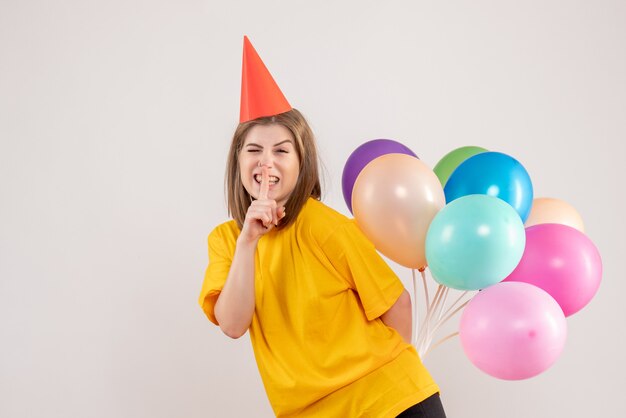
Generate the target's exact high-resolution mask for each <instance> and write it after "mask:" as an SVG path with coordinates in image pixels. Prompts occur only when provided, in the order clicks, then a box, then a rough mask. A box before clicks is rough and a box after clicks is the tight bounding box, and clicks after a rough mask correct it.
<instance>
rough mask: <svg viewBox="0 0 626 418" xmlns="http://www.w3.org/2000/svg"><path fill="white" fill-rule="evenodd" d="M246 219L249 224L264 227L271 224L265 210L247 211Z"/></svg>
mask: <svg viewBox="0 0 626 418" xmlns="http://www.w3.org/2000/svg"><path fill="white" fill-rule="evenodd" d="M246 218H249V219H250V222H254V221H257V222H260V223H261V224H263V226H265V227H267V226H268V225H270V224H271V223H272V216H271V214H270V212H268V210H267V209H266V208H257V209H251V210H249V211H248V215H247V216H246Z"/></svg>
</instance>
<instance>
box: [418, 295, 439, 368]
mask: <svg viewBox="0 0 626 418" xmlns="http://www.w3.org/2000/svg"><path fill="white" fill-rule="evenodd" d="M444 287H445V286H443V285H439V286H438V287H437V291H436V292H435V297H434V298H433V301H432V303H431V304H430V305H429V306H428V310H427V312H426V318H424V322H423V325H422V329H421V330H420V333H419V336H418V338H417V347H418V353H419V354H420V356H421V355H422V353H423V352H424V350H425V347H424V345H425V343H426V341H427V339H428V336H429V333H430V322H431V321H432V317H433V314H434V312H435V311H436V310H437V308H438V306H439V303H440V301H441V297H442V295H443V289H444Z"/></svg>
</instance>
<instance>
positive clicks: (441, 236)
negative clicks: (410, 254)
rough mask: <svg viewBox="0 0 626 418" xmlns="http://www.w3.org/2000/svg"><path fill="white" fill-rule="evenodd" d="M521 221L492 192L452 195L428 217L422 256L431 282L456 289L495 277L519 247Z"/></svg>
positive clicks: (479, 285) (473, 287)
mask: <svg viewBox="0 0 626 418" xmlns="http://www.w3.org/2000/svg"><path fill="white" fill-rule="evenodd" d="M525 240H526V237H525V235H524V225H523V224H522V221H521V220H520V217H519V215H518V214H517V212H515V210H514V209H513V208H512V207H511V206H510V205H508V204H507V203H505V202H503V201H502V200H500V199H497V198H495V197H492V196H485V195H470V196H464V197H461V198H459V199H456V200H454V201H453V202H451V203H449V204H448V205H446V207H444V208H443V209H442V210H441V211H440V212H439V213H438V214H437V216H436V217H435V219H433V221H432V223H431V224H430V228H429V229H428V234H427V236H426V260H427V261H428V266H429V267H430V271H431V273H432V275H433V278H434V279H435V281H437V282H438V283H440V284H443V285H445V286H448V287H452V288H454V289H460V290H478V289H483V288H485V287H488V286H491V285H493V284H495V283H498V282H500V281H501V280H502V279H504V278H505V277H506V276H507V275H508V274H509V273H511V272H512V271H513V269H514V268H515V266H516V265H517V263H518V262H519V260H520V258H521V257H522V254H523V252H524V243H525Z"/></svg>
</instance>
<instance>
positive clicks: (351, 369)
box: [200, 39, 445, 418]
mask: <svg viewBox="0 0 626 418" xmlns="http://www.w3.org/2000/svg"><path fill="white" fill-rule="evenodd" d="M245 42H247V44H249V41H247V39H246V40H245ZM247 44H245V45H247ZM250 48H251V45H250ZM251 51H252V52H253V53H254V54H256V52H255V51H254V50H251ZM246 61H247V62H248V65H249V63H250V59H249V57H248V59H247V60H246V55H245V53H244V79H245V77H246V75H245V74H246V73H248V72H249V69H246ZM264 68H265V67H264V66H263V69H264ZM265 71H266V69H265ZM268 74H269V73H268ZM272 81H273V80H272ZM246 83H248V84H249V82H247V81H246ZM264 96H265V97H266V96H267V94H265V95H264ZM243 100H244V99H243V95H242V114H243V109H244V108H246V109H247V110H246V112H247V111H248V110H249V106H247V105H244V104H243ZM285 103H286V101H285ZM287 106H288V105H287ZM277 109H279V110H283V109H284V106H282V107H280V106H279V107H278V108H277ZM259 113H261V116H259ZM263 113H265V114H263ZM267 113H268V110H267V109H265V110H263V111H262V112H252V114H251V115H247V116H245V117H242V118H241V120H242V122H241V123H240V124H239V126H238V127H237V129H236V131H235V134H234V137H233V141H232V144H231V148H230V152H229V156H228V163H227V164H228V167H227V179H226V187H227V191H228V209H229V212H230V214H231V215H232V217H233V218H234V219H233V220H231V221H229V222H226V223H224V224H221V225H219V226H218V227H216V228H215V229H214V230H213V231H212V232H211V234H210V235H209V239H208V244H209V265H208V268H207V271H206V275H205V280H204V284H203V287H202V292H201V295H200V305H201V306H202V309H203V310H204V312H205V313H206V315H207V317H208V318H209V319H210V320H211V321H212V322H213V323H215V324H216V325H219V327H220V328H221V330H222V331H223V332H224V333H225V334H226V335H228V336H229V337H232V338H239V337H240V336H242V335H244V334H245V332H246V331H249V332H250V339H251V341H252V346H253V349H254V353H255V357H256V360H257V365H258V367H259V372H260V374H261V377H262V380H263V383H264V386H265V389H266V392H267V395H268V397H269V401H270V404H271V405H272V408H273V410H274V412H275V414H276V416H278V417H324V418H326V417H329V418H330V417H342V418H344V417H395V416H398V415H399V416H402V417H436V418H440V417H445V414H444V412H443V408H442V406H441V402H440V400H439V395H438V392H439V388H438V387H437V385H436V384H435V382H434V381H433V380H432V378H431V376H430V375H429V373H428V371H427V370H426V369H425V368H424V366H423V365H422V363H421V361H420V359H419V357H418V355H417V353H416V351H415V349H414V347H413V346H412V345H411V344H410V343H409V342H410V340H411V301H410V298H409V295H408V293H407V292H406V290H404V287H403V285H402V283H401V281H400V280H399V279H398V277H397V276H396V275H395V274H394V273H393V271H392V270H391V269H390V268H389V267H388V266H387V264H386V263H385V262H384V261H383V260H382V258H381V257H380V256H379V255H378V253H377V252H376V250H375V249H374V247H373V245H372V244H371V243H370V242H369V241H368V240H367V238H365V236H364V235H363V234H362V233H361V231H360V230H359V228H358V227H357V225H356V224H355V222H354V221H353V220H351V219H348V218H347V217H345V216H343V215H342V214H340V213H338V212H336V211H334V210H333V209H331V208H329V207H328V206H326V205H324V204H323V203H321V202H320V200H319V199H320V196H321V188H320V181H319V177H318V159H317V151H316V146H315V140H314V137H313V134H312V132H311V129H310V128H309V125H308V124H307V122H306V120H305V119H304V117H303V116H302V114H301V113H300V112H299V111H298V110H296V109H292V108H290V106H289V110H287V111H284V112H280V113H277V114H270V115H267Z"/></svg>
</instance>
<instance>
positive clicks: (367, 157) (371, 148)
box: [341, 139, 417, 213]
mask: <svg viewBox="0 0 626 418" xmlns="http://www.w3.org/2000/svg"><path fill="white" fill-rule="evenodd" d="M387 154H406V155H410V156H412V157H415V158H417V155H415V153H414V152H413V151H411V150H410V149H409V148H408V147H407V146H405V145H403V144H401V143H399V142H397V141H394V140H392V139H373V140H371V141H367V142H366V143H364V144H361V145H359V147H358V148H357V149H355V150H354V151H352V154H350V157H348V160H347V161H346V164H345V166H344V168H343V174H342V176H341V190H342V191H343V198H344V200H345V201H346V205H348V209H349V210H350V213H352V188H353V187H354V183H355V182H356V179H357V177H359V174H360V173H361V171H362V170H363V168H365V166H366V165H367V164H369V163H370V161H372V160H374V159H376V158H378V157H380V156H383V155H387Z"/></svg>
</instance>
